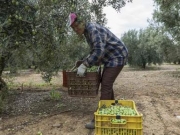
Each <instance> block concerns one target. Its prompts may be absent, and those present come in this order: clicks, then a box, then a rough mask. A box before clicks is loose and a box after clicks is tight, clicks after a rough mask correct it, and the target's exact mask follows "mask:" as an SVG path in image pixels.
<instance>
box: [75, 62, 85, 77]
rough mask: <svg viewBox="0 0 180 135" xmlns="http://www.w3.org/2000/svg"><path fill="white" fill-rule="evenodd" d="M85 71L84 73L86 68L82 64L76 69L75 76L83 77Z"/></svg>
mask: <svg viewBox="0 0 180 135" xmlns="http://www.w3.org/2000/svg"><path fill="white" fill-rule="evenodd" d="M85 71H86V66H85V65H84V64H81V65H80V66H79V67H78V71H77V75H79V76H84V73H85Z"/></svg>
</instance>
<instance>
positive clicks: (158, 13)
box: [153, 0, 180, 63]
mask: <svg viewBox="0 0 180 135" xmlns="http://www.w3.org/2000/svg"><path fill="white" fill-rule="evenodd" d="M154 3H155V5H156V6H155V7H156V8H155V10H154V13H153V20H154V21H155V22H156V23H158V24H159V25H161V26H164V28H165V29H164V30H165V31H166V32H168V33H169V35H170V36H171V38H172V39H173V40H174V44H175V48H174V49H175V50H174V49H173V50H169V52H171V51H174V52H173V53H174V55H171V56H172V57H171V58H170V56H169V59H168V60H172V61H171V62H175V61H178V63H180V1H179V0H173V1H169V0H154ZM173 47H174V46H173Z"/></svg>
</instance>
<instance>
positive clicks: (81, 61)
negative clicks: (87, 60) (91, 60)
mask: <svg viewBox="0 0 180 135" xmlns="http://www.w3.org/2000/svg"><path fill="white" fill-rule="evenodd" d="M82 63H83V60H78V61H76V63H75V66H76V67H77V68H78V67H79V66H80V65H81V64H82Z"/></svg>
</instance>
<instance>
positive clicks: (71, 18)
mask: <svg viewBox="0 0 180 135" xmlns="http://www.w3.org/2000/svg"><path fill="white" fill-rule="evenodd" d="M76 18H77V16H76V14H75V13H70V14H69V20H68V25H69V26H71V25H72V24H73V22H74V21H75V20H76Z"/></svg>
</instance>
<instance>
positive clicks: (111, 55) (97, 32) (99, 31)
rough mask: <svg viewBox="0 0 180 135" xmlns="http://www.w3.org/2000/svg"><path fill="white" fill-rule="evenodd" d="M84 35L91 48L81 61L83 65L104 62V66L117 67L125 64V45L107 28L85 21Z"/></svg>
mask: <svg viewBox="0 0 180 135" xmlns="http://www.w3.org/2000/svg"><path fill="white" fill-rule="evenodd" d="M84 36H85V37H86V40H87V42H88V44H89V45H90V48H91V52H90V55H89V56H88V57H87V58H86V59H85V61H84V62H83V64H84V65H86V66H87V67H90V66H93V65H97V64H104V66H105V67H117V66H122V65H125V64H126V61H127V56H128V50H127V48H126V46H125V45H124V44H123V43H122V42H121V40H120V39H118V38H117V37H116V36H115V35H114V34H113V33H112V32H110V31H109V30H108V29H107V28H105V27H103V26H100V25H98V24H95V23H87V24H86V26H85V31H84Z"/></svg>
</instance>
